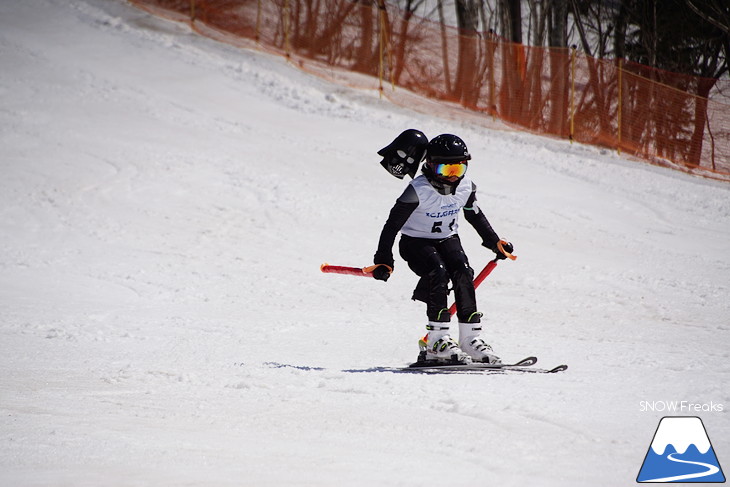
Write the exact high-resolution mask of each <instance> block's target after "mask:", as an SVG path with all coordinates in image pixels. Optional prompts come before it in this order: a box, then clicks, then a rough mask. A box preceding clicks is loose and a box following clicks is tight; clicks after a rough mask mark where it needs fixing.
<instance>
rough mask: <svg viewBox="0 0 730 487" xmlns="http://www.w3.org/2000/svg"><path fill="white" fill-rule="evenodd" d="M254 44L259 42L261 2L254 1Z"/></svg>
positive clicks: (259, 0)
mask: <svg viewBox="0 0 730 487" xmlns="http://www.w3.org/2000/svg"><path fill="white" fill-rule="evenodd" d="M255 40H256V42H257V43H258V42H260V40H261V0H257V1H256V37H255Z"/></svg>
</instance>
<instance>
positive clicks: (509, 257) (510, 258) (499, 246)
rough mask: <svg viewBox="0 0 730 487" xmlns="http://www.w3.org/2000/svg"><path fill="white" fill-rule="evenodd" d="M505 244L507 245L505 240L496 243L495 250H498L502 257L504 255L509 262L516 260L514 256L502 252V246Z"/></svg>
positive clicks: (504, 251)
mask: <svg viewBox="0 0 730 487" xmlns="http://www.w3.org/2000/svg"><path fill="white" fill-rule="evenodd" d="M507 243H509V242H507V241H505V240H500V241H499V242H497V248H498V249H499V251H500V252H502V253H503V254H504V255H506V256H507V258H508V259H509V260H517V256H516V255H512V254H510V253H509V252H507V251H506V250H504V246H505V245H506V244H507Z"/></svg>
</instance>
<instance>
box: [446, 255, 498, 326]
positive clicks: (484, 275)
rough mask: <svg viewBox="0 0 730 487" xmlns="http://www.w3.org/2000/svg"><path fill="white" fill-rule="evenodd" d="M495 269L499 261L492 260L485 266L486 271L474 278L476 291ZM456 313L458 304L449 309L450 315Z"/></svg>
mask: <svg viewBox="0 0 730 487" xmlns="http://www.w3.org/2000/svg"><path fill="white" fill-rule="evenodd" d="M495 267H497V259H494V260H490V261H489V263H488V264H487V265H486V266H484V269H482V271H481V272H480V273H479V274H478V275H477V277H475V278H474V289H476V288H477V287H479V284H481V283H482V281H483V280H484V279H486V278H487V276H488V275H489V274H491V273H492V271H493V270H494V268H495ZM455 313H456V303H454V304H452V305H451V306H450V307H449V314H450V315H451V316H454V314H455Z"/></svg>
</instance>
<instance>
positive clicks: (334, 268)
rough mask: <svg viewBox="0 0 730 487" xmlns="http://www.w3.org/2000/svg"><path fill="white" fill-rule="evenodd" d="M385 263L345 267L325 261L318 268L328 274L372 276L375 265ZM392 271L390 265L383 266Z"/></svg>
mask: <svg viewBox="0 0 730 487" xmlns="http://www.w3.org/2000/svg"><path fill="white" fill-rule="evenodd" d="M381 265H385V264H375V265H371V266H368V267H347V266H343V265H329V264H327V263H326V262H325V263H324V264H322V265H321V266H319V270H321V271H322V272H324V273H328V274H346V275H348V276H360V277H373V271H374V270H375V268H376V267H378V266H381ZM385 267H387V268H388V270H390V271H391V272H393V269H391V268H390V266H387V265H386V266H385Z"/></svg>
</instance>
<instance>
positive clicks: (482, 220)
mask: <svg viewBox="0 0 730 487" xmlns="http://www.w3.org/2000/svg"><path fill="white" fill-rule="evenodd" d="M464 218H466V221H468V222H469V223H470V224H471V226H473V227H474V229H475V230H476V231H477V233H478V234H479V236H480V237H481V238H482V245H484V246H485V247H486V248H488V249H490V250H493V251H494V252H495V253H496V252H497V242H499V237H498V236H497V233H496V232H495V231H494V229H493V228H492V225H491V224H490V223H489V220H487V217H486V215H485V214H484V213H483V212H482V211H481V210H480V209H479V206H477V187H476V185H475V184H472V192H471V195H470V196H469V199H468V200H467V202H466V205H465V206H464Z"/></svg>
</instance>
